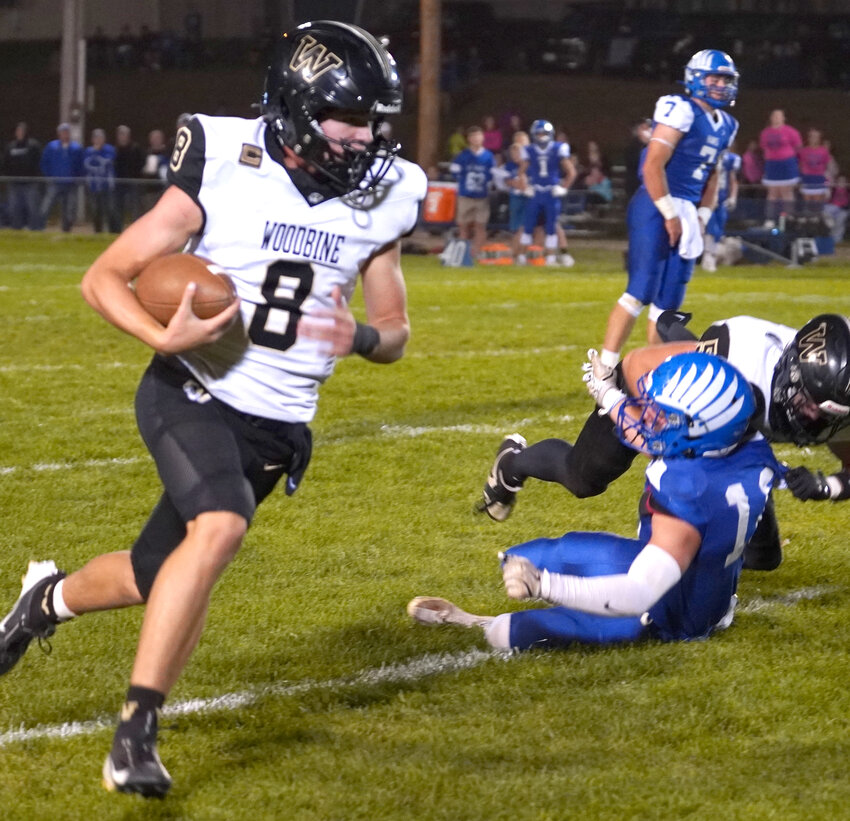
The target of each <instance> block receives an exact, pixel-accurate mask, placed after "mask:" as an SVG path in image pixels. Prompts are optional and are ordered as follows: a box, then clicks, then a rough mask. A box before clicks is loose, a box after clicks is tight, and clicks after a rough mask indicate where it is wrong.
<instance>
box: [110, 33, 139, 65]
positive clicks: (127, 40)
mask: <svg viewBox="0 0 850 821" xmlns="http://www.w3.org/2000/svg"><path fill="white" fill-rule="evenodd" d="M137 46H138V43H137V42H136V38H135V37H134V36H133V33H132V32H131V31H130V26H129V25H127V24H126V23H125V24H124V25H123V26H121V31H120V32H118V38H117V39H116V41H115V63H116V65H117V66H118V67H119V68H135V66H136V65H137V61H138V56H139V55H138V48H137Z"/></svg>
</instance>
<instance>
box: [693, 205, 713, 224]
mask: <svg viewBox="0 0 850 821" xmlns="http://www.w3.org/2000/svg"><path fill="white" fill-rule="evenodd" d="M713 213H714V212H713V211H712V209H711V208H709V207H708V206H707V205H701V206H700V207H699V208H697V216H698V217H699V219H700V222H702V224H703V225H708V221H709V220H710V219H711V215H712V214H713Z"/></svg>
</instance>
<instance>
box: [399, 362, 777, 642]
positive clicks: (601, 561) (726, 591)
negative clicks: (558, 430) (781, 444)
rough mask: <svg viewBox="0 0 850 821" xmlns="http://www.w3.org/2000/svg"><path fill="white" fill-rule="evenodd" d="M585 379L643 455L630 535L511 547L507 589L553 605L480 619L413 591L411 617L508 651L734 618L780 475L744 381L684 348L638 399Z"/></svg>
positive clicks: (623, 436)
mask: <svg viewBox="0 0 850 821" xmlns="http://www.w3.org/2000/svg"><path fill="white" fill-rule="evenodd" d="M589 388H590V390H591V392H592V393H595V394H596V395H597V396H598V397H599V402H600V403H601V404H600V407H601V408H602V409H603V410H607V412H608V415H609V417H610V418H611V419H612V420H613V421H614V422H615V423H616V430H617V434H618V436H619V438H620V440H621V441H622V442H623V443H624V446H628V447H631V448H636V449H638V450H640V451H642V452H644V453H646V454H648V455H649V456H650V457H651V461H650V463H649V467H648V468H647V470H646V486H645V489H644V493H643V497H642V498H641V502H640V530H639V533H638V538H637V539H628V538H625V537H622V536H616V535H614V534H612V533H582V532H570V533H567V534H565V535H564V536H561V537H560V538H557V539H535V540H534V541H531V542H527V543H525V544H521V545H518V546H516V547H512V548H511V549H510V550H508V551H506V553H505V554H503V556H502V559H503V561H502V576H503V579H504V583H505V590H506V592H507V594H508V596H510V597H511V598H513V599H529V598H535V599H543V600H544V601H547V602H550V603H552V604H554V605H557V606H556V607H552V608H543V609H531V610H522V611H519V612H516V613H503V614H502V615H499V616H495V617H488V616H475V615H473V614H470V613H466V612H464V611H463V610H461V609H460V608H458V607H457V606H456V605H454V604H452V603H451V602H449V601H446V600H445V599H439V598H435V597H426V596H421V597H418V598H416V599H413V600H412V601H411V602H410V603H409V604H408V613H409V614H410V615H411V616H412V617H413V618H414V619H415V620H416V621H419V622H422V623H425V624H462V625H465V626H470V627H472V626H478V627H481V628H483V629H484V634H485V636H486V638H487V641H488V642H489V643H490V644H491V645H492V646H493V647H496V648H499V649H504V650H507V649H510V648H517V649H521V650H525V649H528V648H531V647H552V646H562V645H567V644H570V643H572V642H585V643H592V644H609V643H617V642H628V641H638V640H640V639H642V638H657V639H660V640H662V641H684V640H689V639H700V638H705V637H707V636H709V635H710V634H711V633H712V632H713V631H714V630H716V629H719V628H723V627H728V626H729V624H731V621H732V616H733V613H734V607H735V603H736V596H735V590H736V587H737V583H738V577H739V575H740V572H741V566H742V564H743V550H744V546H745V545H746V543H747V541H748V539H749V538H750V537H751V536H752V534H753V532H754V531H755V528H756V523H757V522H758V519H759V516H760V515H761V513H762V511H763V510H764V507H765V504H766V503H767V498H768V494H769V493H770V489H771V487H772V486H773V484H774V482H775V481H777V479H778V478H779V476H781V474H782V472H783V469H782V467H781V466H780V465H779V464H778V463H777V461H776V459H775V458H774V456H773V453H772V451H771V449H770V445H768V443H767V442H766V441H765V440H764V439H763V438H762V437H760V436H757V435H756V436H755V437H754V436H753V429H752V427H751V419H752V416H753V414H754V413H755V412H756V399H755V396H754V394H753V390H752V388H751V387H750V385H749V383H748V382H747V380H746V378H745V377H744V376H743V374H741V373H740V372H739V371H737V370H736V369H735V368H733V367H732V366H731V365H730V364H729V363H728V362H727V361H725V360H724V359H721V358H720V357H718V356H712V355H710V354H704V353H684V354H678V355H675V356H672V357H670V358H669V359H667V360H666V361H664V362H662V363H661V364H660V365H658V367H656V368H655V369H654V370H653V371H651V372H650V373H648V374H646V375H645V376H643V377H642V378H641V380H640V385H639V388H638V391H637V396H636V397H634V398H632V397H626V396H625V394H623V393H622V392H621V391H619V390H618V389H617V388H616V387H610V386H608V385H606V384H605V383H603V382H598V383H594V380H593V377H592V374H590V385H589Z"/></svg>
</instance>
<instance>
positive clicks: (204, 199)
mask: <svg viewBox="0 0 850 821" xmlns="http://www.w3.org/2000/svg"><path fill="white" fill-rule="evenodd" d="M269 139H272V138H271V137H270V136H269ZM270 150H276V146H274V145H269V144H267V143H266V125H265V122H264V121H263V120H262V119H256V120H246V119H241V118H236V117H208V116H201V115H199V116H196V117H195V118H194V119H193V120H192V121H191V122H190V124H189V125H188V126H185V127H184V128H182V129H181V130H180V131H179V132H178V134H177V139H176V143H175V148H174V152H173V154H172V156H171V161H170V166H169V174H168V178H169V181H170V182H171V183H172V184H174V185H177V186H178V187H179V188H181V189H182V190H183V191H185V192H186V193H187V194H189V196H191V197H192V198H193V199H194V200H195V202H197V203H198V205H199V206H200V207H201V208H202V210H203V212H204V218H205V221H204V226H203V228H202V229H201V232H200V233H199V235H198V236H197V237H196V238H194V239H193V241H192V242H191V243H190V244H189V247H188V248H187V250H189V251H191V252H192V253H194V254H197V255H198V256H201V257H206V258H207V259H210V260H212V261H213V262H214V263H215V264H216V265H218V266H219V267H221V268H222V269H224V271H225V272H226V273H227V274H229V276H230V277H231V279H232V280H233V284H234V285H235V287H236V292H237V293H238V295H239V297H240V299H241V316H240V320H241V321H240V322H237V323H234V325H233V326H232V327H231V329H230V330H229V331H228V332H227V333H226V334H225V335H224V336H223V337H222V338H221V339H220V340H219V341H217V342H215V343H214V344H212V345H208V346H205V347H203V348H200V349H197V350H194V351H189V352H187V353H184V354H181V355H180V359H181V360H182V361H183V362H184V363H185V364H186V366H187V367H188V368H189V370H191V371H192V373H193V374H194V375H195V376H196V377H197V379H198V380H199V381H200V382H201V383H202V384H203V385H204V387H206V389H207V390H208V391H209V392H210V393H211V394H212V395H213V396H215V397H216V398H218V399H220V400H222V401H223V402H226V403H227V404H228V405H231V406H232V407H234V408H236V409H238V410H240V411H243V412H246V413H251V414H255V415H257V416H264V417H268V418H272V419H280V420H283V421H287V422H309V421H310V420H311V419H312V418H313V416H314V415H315V412H316V402H317V398H318V387H319V385H320V384H321V383H322V382H324V380H325V379H327V378H328V377H329V376H330V375H331V373H332V372H333V368H334V364H335V359H334V357H333V356H329V355H328V354H327V353H324V352H323V351H322V350H321V346H320V344H319V343H318V342H317V341H315V340H311V339H307V338H302V337H298V336H297V334H296V326H297V323H298V318H299V316H300V315H301V314H302V313H310V312H311V311H313V310H314V309H315V308H317V307H319V306H325V307H328V308H332V307H333V302H332V300H331V296H330V295H331V290H332V289H333V288H334V287H335V286H339V288H340V290H341V292H342V294H343V296H344V297H345V298H346V299H350V298H351V295H352V294H353V292H354V288H355V285H356V280H357V275H358V273H359V271H360V269H361V267H362V266H363V265H364V263H366V262H367V260H368V259H369V258H370V256H372V255H373V254H374V253H375V252H376V251H377V250H378V249H380V248H382V247H384V246H386V245H388V244H389V243H392V242H394V241H396V240H398V239H399V238H400V237H402V236H404V235H405V234H408V233H410V232H411V231H412V230H413V228H414V227H415V225H416V221H417V219H418V214H419V204H420V202H421V201H422V200H423V199H424V197H425V194H426V188H427V181H426V178H425V174H424V172H423V171H422V169H421V168H419V166H417V165H415V164H413V163H410V162H407V161H405V160H402V159H396V160H395V162H394V163H393V165H392V167H391V168H390V170H389V173H388V174H387V176H386V177H385V178H384V180H383V182H382V183H381V188H380V190H379V192H378V193H377V194H376V195H374V196H373V197H372V198H371V200H370V201H369V202H366V203H361V204H359V205H358V204H357V203H354V201H349V200H347V199H346V198H340V197H338V196H334V195H333V194H332V193H330V192H329V191H328V189H327V188H326V187H323V186H322V185H321V184H318V185H313V186H312V188H311V186H310V185H309V183H310V182H311V179H310V178H309V175H307V174H305V172H303V171H302V172H295V174H299V173H300V175H301V176H300V177H298V179H299V180H300V182H299V185H300V188H299V187H297V186H296V185H295V183H293V180H292V178H291V177H290V174H289V173H288V172H287V170H286V169H285V168H284V167H283V166H282V165H281V164H280V163H279V162H277V161H276V160H275V159H274V158H273V157H272V156H270V154H269V152H270ZM304 180H306V183H307V185H305V184H304ZM302 190H303V191H304V193H302Z"/></svg>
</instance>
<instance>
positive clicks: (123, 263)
mask: <svg viewBox="0 0 850 821" xmlns="http://www.w3.org/2000/svg"><path fill="white" fill-rule="evenodd" d="M202 223H203V215H202V214H201V210H200V208H198V206H197V205H196V204H195V203H194V202H193V201H192V200H191V199H190V198H189V197H188V196H187V195H186V194H184V193H183V192H182V191H180V190H179V189H177V188H173V187H172V188H169V189H168V190H167V191H166V192H165V193H164V194H163V196H162V197H161V198H160V200H159V202H158V203H157V205H156V206H155V207H154V208H153V209H152V210H151V211H149V212H148V213H147V214H145V215H144V216H143V217H141V218H140V219H139V220H137V221H136V222H134V223H133V224H132V225H131V226H129V227H128V228H127V229H126V230H125V231H124V232H123V233H122V234H121V235H120V236H119V237H118V238H117V239H116V240H115V241H114V242H113V243H112V244H111V245H110V246H109V247H108V248H107V249H106V250H105V251H104V252H103V253H102V254H101V255H100V256H99V257H98V258H97V259H96V260H95V261H94V263H93V264H92V266H91V268H89V270H88V271H87V272H86V274H85V276H84V277H83V280H82V284H81V287H82V293H83V298H84V299H85V300H86V302H88V303H89V305H91V306H92V308H94V310H96V311H97V312H98V313H99V314H100V315H101V316H102V317H103V318H104V319H106V321H107V322H110V323H111V324H112V325H115V327H116V328H119V329H120V330H122V331H124V332H125V333H128V334H130V335H132V336H135V337H136V338H137V339H139V340H141V341H142V342H144V343H145V344H146V345H149V346H150V347H151V348H154V349H155V350H158V351H162V352H166V353H175V352H177V351H179V350H187V349H189V348H191V347H196V346H197V345H199V344H204V343H206V342H209V341H212V336H211V334H212V335H213V336H214V335H215V333H217V329H218V328H219V326H221V327H222V328H223V327H224V326H225V325H226V324H227V323H228V322H229V321H230V319H232V314H233V311H232V310H228V311H225V312H223V313H222V314H220V315H219V316H217V317H214V319H213V320H197V317H194V315H193V317H192V318H193V319H195V320H197V322H198V323H202V322H203V323H206V324H203V325H195V324H194V323H191V324H192V327H191V328H186V327H183V326H184V325H185V324H186V323H185V319H186V317H185V311H184V312H183V314H181V317H179V318H178V317H177V316H176V315H175V320H177V321H176V322H175V320H172V322H171V323H170V324H169V328H164V327H163V326H162V325H161V324H160V323H159V322H158V321H157V320H155V319H154V318H153V317H152V316H151V315H150V314H148V312H147V311H145V310H144V308H142V306H141V305H140V304H139V302H138V300H137V299H136V297H135V295H134V293H133V291H132V290H131V289H130V287H129V283H130V282H131V281H132V280H133V279H134V278H135V277H136V276H138V274H139V273H140V272H141V271H142V269H143V268H144V267H145V266H146V265H147V264H148V263H150V262H151V261H152V260H154V259H156V258H157V257H160V256H163V255H164V254H168V253H172V252H174V251H178V250H180V249H181V248H182V247H183V246H185V244H186V242H187V241H188V239H189V238H190V237H191V236H192V235H193V234H195V233H196V232H197V231H199V230H200V228H201V226H202ZM190 301H191V297H190ZM189 313H191V311H189ZM181 323H183V325H181V327H179V328H178V327H177V326H178V325H180V324H181ZM171 326H174V327H171Z"/></svg>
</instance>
